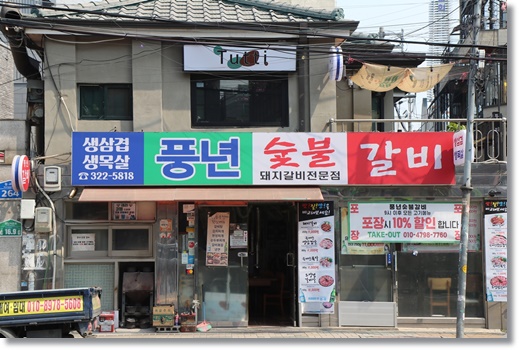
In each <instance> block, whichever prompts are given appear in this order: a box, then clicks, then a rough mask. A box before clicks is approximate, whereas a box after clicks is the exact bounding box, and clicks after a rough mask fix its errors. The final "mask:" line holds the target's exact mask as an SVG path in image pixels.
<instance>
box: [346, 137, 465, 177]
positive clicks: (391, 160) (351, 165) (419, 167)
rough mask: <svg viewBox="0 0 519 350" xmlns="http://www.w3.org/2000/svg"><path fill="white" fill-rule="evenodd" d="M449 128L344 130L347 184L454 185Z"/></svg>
mask: <svg viewBox="0 0 519 350" xmlns="http://www.w3.org/2000/svg"><path fill="white" fill-rule="evenodd" d="M452 138H453V133H452V132H402V133H400V132H395V133H387V132H350V133H348V138H347V142H348V147H347V150H348V184H349V185H454V184H455V183H456V181H455V180H456V179H455V168H454V161H453V143H452Z"/></svg>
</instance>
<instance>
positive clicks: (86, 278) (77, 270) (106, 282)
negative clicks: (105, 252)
mask: <svg viewBox="0 0 519 350" xmlns="http://www.w3.org/2000/svg"><path fill="white" fill-rule="evenodd" d="M94 286H95V287H101V288H102V289H103V292H102V293H101V309H102V310H103V311H109V310H113V309H114V297H113V291H114V264H104V265H102V264H99V265H93V264H92V265H87V264H77V265H74V264H66V265H65V288H80V287H94Z"/></svg>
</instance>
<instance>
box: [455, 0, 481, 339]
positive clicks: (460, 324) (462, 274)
mask: <svg viewBox="0 0 519 350" xmlns="http://www.w3.org/2000/svg"><path fill="white" fill-rule="evenodd" d="M474 2H475V4H474V15H473V17H472V47H471V49H470V67H469V69H470V71H469V80H468V91H467V129H466V130H467V131H466V140H465V141H466V142H465V164H464V168H463V184H462V185H461V191H462V195H463V198H462V204H463V212H462V213H461V238H460V253H459V263H458V298H457V308H456V338H463V335H464V334H463V333H464V326H465V295H466V290H467V244H468V241H469V239H468V236H469V234H468V228H469V213H470V193H471V191H472V179H471V178H472V158H473V154H474V141H473V138H474V135H473V131H472V130H473V123H474V113H475V112H476V108H475V104H476V99H475V95H476V94H475V78H476V72H477V69H478V60H477V57H478V56H479V55H478V50H477V48H476V45H478V37H479V30H480V23H481V0H476V1H474Z"/></svg>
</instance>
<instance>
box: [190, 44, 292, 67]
mask: <svg viewBox="0 0 519 350" xmlns="http://www.w3.org/2000/svg"><path fill="white" fill-rule="evenodd" d="M295 70H296V48H295V47H292V48H291V47H288V46H274V47H273V46H269V47H268V48H267V47H266V46H257V47H230V46H219V45H216V46H206V45H185V46H184V71H195V72H196V71H243V72H260V71H263V72H266V71H283V72H295Z"/></svg>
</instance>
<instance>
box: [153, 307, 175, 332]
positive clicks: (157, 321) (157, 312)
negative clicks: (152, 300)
mask: <svg viewBox="0 0 519 350" xmlns="http://www.w3.org/2000/svg"><path fill="white" fill-rule="evenodd" d="M174 324H175V308H174V307H173V306H154V307H153V327H172V326H173V325H174Z"/></svg>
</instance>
